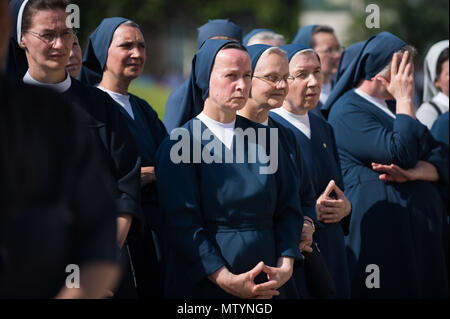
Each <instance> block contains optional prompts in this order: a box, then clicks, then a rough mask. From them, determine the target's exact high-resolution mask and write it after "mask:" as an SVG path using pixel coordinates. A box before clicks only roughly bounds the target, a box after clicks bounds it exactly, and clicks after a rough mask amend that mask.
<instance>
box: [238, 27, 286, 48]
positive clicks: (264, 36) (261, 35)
mask: <svg viewBox="0 0 450 319" xmlns="http://www.w3.org/2000/svg"><path fill="white" fill-rule="evenodd" d="M257 40H273V41H278V42H279V43H280V44H279V45H285V44H286V39H285V38H284V36H283V35H281V34H278V33H275V32H273V31H270V30H267V31H261V32H258V33H256V34H255V35H254V36H252V37H251V38H250V40H249V41H248V42H247V45H252V44H254V42H255V41H257Z"/></svg>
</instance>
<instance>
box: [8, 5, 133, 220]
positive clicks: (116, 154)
mask: <svg viewBox="0 0 450 319" xmlns="http://www.w3.org/2000/svg"><path fill="white" fill-rule="evenodd" d="M22 3H23V0H13V1H12V2H11V3H10V10H11V12H12V13H13V14H14V15H13V16H11V20H13V21H12V22H13V25H17V19H18V14H19V9H20V7H21V5H22ZM16 31H17V29H16V28H15V29H14V30H13V34H11V39H16V38H17V35H16ZM16 43H17V42H16ZM17 48H18V49H19V50H21V51H22V53H23V50H22V49H21V48H20V47H19V46H17ZM19 52H20V51H19ZM15 53H17V51H15V50H12V51H11V50H9V51H8V57H9V59H8V63H9V64H8V65H9V66H11V68H9V69H8V70H7V72H8V73H7V74H8V75H9V76H13V77H16V78H17V79H18V81H19V83H21V84H22V83H23V75H24V74H25V73H26V71H27V70H28V61H27V59H26V57H25V56H22V55H21V54H19V55H15ZM14 63H15V64H14ZM20 70H25V73H23V75H22V73H21V72H20V73H15V72H19V71H20ZM63 95H64V96H66V97H67V98H68V99H69V101H70V102H72V104H74V105H76V106H77V107H80V108H79V111H80V114H82V117H83V119H84V120H85V121H86V122H87V123H88V124H89V126H90V127H91V128H92V132H93V134H94V136H96V138H97V139H99V140H100V141H101V145H103V146H104V150H105V151H106V153H107V157H108V163H109V165H110V170H111V171H112V173H113V176H114V177H115V178H116V182H117V184H116V185H115V186H114V189H115V191H116V194H115V195H116V204H117V210H118V212H119V214H123V213H130V214H132V215H133V216H134V217H137V221H138V220H140V216H141V212H140V207H139V202H140V193H139V177H140V176H139V169H140V158H139V157H138V156H137V150H136V146H135V144H134V142H133V141H132V139H131V136H130V133H129V131H128V129H127V127H126V126H125V124H124V122H123V118H122V115H121V113H120V111H119V109H120V106H119V105H117V103H115V102H114V101H113V100H112V99H111V98H110V97H109V96H108V95H107V94H106V93H104V92H101V91H99V90H97V89H93V88H90V87H87V86H85V85H84V84H82V83H80V82H79V81H77V80H75V79H72V85H71V87H70V88H69V89H68V90H67V91H66V92H64V93H63ZM83 110H84V111H83Z"/></svg>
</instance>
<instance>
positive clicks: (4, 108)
mask: <svg viewBox="0 0 450 319" xmlns="http://www.w3.org/2000/svg"><path fill="white" fill-rule="evenodd" d="M8 28H9V15H8V10H7V1H6V0H0V29H1V30H4V31H5V30H6V32H2V33H0V57H2V56H3V53H4V48H5V44H6V42H7V35H8V32H7V30H8ZM0 63H1V65H3V60H0ZM0 101H1V103H0V113H1V116H0V176H2V177H1V179H0V298H8V299H11V298H53V297H57V298H101V297H105V296H106V292H107V291H108V290H111V289H113V288H114V287H115V285H116V283H117V280H118V276H119V267H118V266H117V256H118V250H117V244H116V224H115V214H114V211H115V207H114V204H113V192H112V190H111V188H110V187H109V183H108V180H109V179H111V178H112V177H111V176H110V173H109V172H108V170H107V169H105V168H104V167H105V164H104V162H105V158H104V156H103V154H102V153H100V152H98V151H97V147H96V146H95V145H94V144H95V140H94V139H93V138H92V136H91V135H89V134H88V131H87V127H86V126H85V125H84V124H83V121H82V120H81V119H80V117H79V115H78V114H77V112H76V111H75V110H74V109H73V108H72V106H70V104H69V103H68V102H67V101H66V100H64V99H63V98H61V97H60V96H59V95H57V94H56V93H54V92H52V91H50V90H47V89H42V88H37V87H31V86H27V85H22V86H17V85H16V84H15V83H12V82H11V81H9V80H7V79H6V78H5V77H4V75H3V72H2V70H0ZM68 266H69V268H67V267H68ZM73 266H77V267H79V268H78V269H79V275H80V277H79V278H78V280H77V278H76V277H74V279H73V281H72V279H69V280H68V279H67V278H68V276H69V275H71V272H72V271H73V268H72V267H73ZM73 274H75V275H76V271H74V272H73ZM68 281H69V282H70V284H77V283H79V287H78V288H76V287H75V288H71V287H72V286H71V285H67V286H66V283H67V282H68Z"/></svg>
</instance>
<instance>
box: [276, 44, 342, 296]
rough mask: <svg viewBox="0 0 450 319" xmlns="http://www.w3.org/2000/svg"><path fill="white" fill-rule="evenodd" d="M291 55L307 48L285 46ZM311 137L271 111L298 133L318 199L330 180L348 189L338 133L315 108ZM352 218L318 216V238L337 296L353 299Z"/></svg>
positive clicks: (293, 45) (312, 117)
mask: <svg viewBox="0 0 450 319" xmlns="http://www.w3.org/2000/svg"><path fill="white" fill-rule="evenodd" d="M281 48H282V49H283V50H285V51H286V52H287V54H288V59H289V61H290V60H291V59H292V57H293V56H294V55H295V54H296V53H297V52H299V51H301V50H304V49H306V48H305V47H304V46H303V45H301V44H290V45H286V46H282V47H281ZM308 115H309V121H310V129H311V139H308V137H307V136H306V135H305V134H303V132H302V131H300V130H299V129H298V128H297V127H295V126H294V125H292V124H291V123H290V122H289V121H287V120H286V119H284V118H283V117H281V116H280V115H278V114H277V113H273V112H270V117H271V118H272V119H273V120H274V121H276V122H277V123H279V124H280V125H282V126H283V127H285V128H287V129H289V130H290V131H291V132H292V133H293V134H294V136H295V139H296V142H297V144H298V145H299V147H300V149H301V150H302V154H303V157H304V159H305V162H306V165H307V168H308V172H309V176H310V177H311V182H312V185H313V189H314V193H315V198H318V197H319V196H320V195H321V194H322V193H323V192H324V191H325V188H326V187H327V185H328V183H329V182H330V180H334V181H335V182H336V185H337V186H338V187H339V188H340V189H341V190H344V187H343V183H342V175H341V170H340V164H339V159H338V156H337V148H336V143H335V140H334V133H333V129H332V128H331V126H330V125H329V124H328V123H327V122H326V121H325V120H323V119H322V118H320V117H318V116H316V115H315V114H313V113H312V112H311V111H310V112H308ZM349 219H350V217H346V218H344V219H343V220H342V221H341V222H340V223H331V224H330V223H322V222H319V221H317V219H315V222H316V225H317V228H316V232H315V233H314V239H315V240H316V241H317V243H318V245H319V248H320V251H321V253H322V255H323V256H324V259H325V262H326V265H327V267H328V271H329V272H330V275H331V277H332V279H333V281H334V283H335V286H336V298H349V296H350V282H349V276H348V266H347V260H346V255H345V245H344V233H346V232H347V231H348V222H349Z"/></svg>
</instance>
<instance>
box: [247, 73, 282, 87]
mask: <svg viewBox="0 0 450 319" xmlns="http://www.w3.org/2000/svg"><path fill="white" fill-rule="evenodd" d="M253 77H254V78H257V79H260V80H265V81H267V82H270V84H272V85H274V86H276V85H278V84H279V83H281V81H284V82H286V83H287V80H288V79H289V77H288V76H284V77H282V76H275V75H267V76H256V75H254V76H253Z"/></svg>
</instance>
